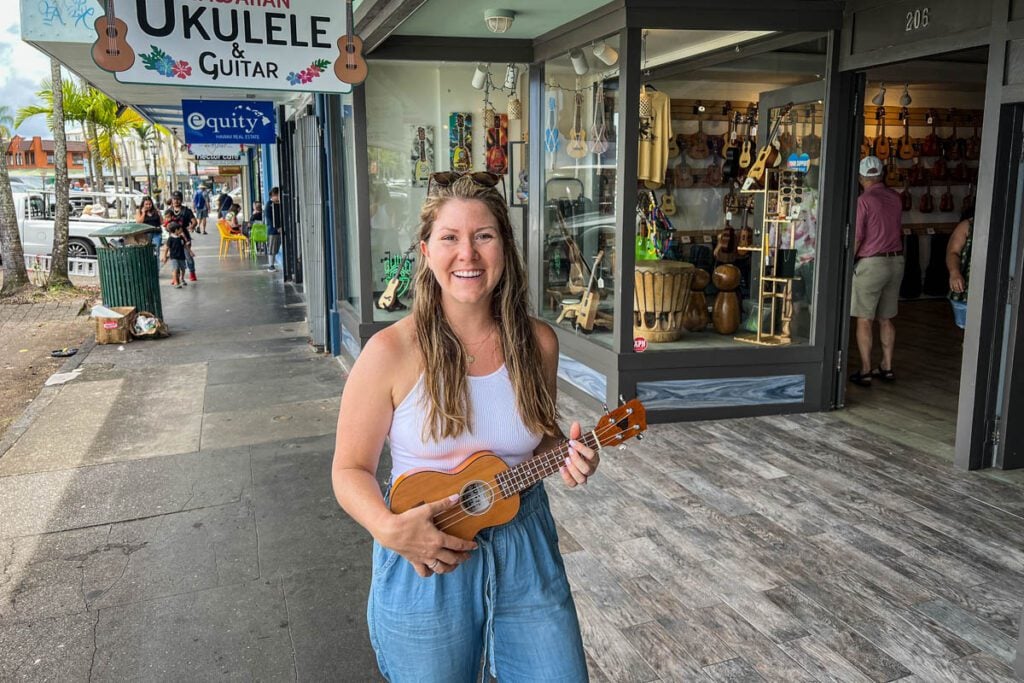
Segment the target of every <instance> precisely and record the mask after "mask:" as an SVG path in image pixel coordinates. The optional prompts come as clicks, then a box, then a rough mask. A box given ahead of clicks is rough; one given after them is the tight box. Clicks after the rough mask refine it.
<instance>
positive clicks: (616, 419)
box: [594, 398, 647, 447]
mask: <svg viewBox="0 0 1024 683" xmlns="http://www.w3.org/2000/svg"><path fill="white" fill-rule="evenodd" d="M646 429H647V409H646V408H644V404H643V403H641V402H640V399H637V398H634V399H633V400H631V401H628V402H626V403H624V404H622V405H621V406H619V407H618V408H616V409H615V410H612V411H610V412H609V413H608V414H606V415H604V416H603V417H602V418H601V419H599V420H598V421H597V426H596V427H595V428H594V435H595V436H596V437H597V440H598V442H599V443H600V444H601V446H602V447H604V446H617V445H619V444H621V443H623V442H625V441H628V440H629V439H632V438H633V437H634V436H635V437H638V438H642V437H641V436H640V435H641V434H643V432H644V431H645V430H646Z"/></svg>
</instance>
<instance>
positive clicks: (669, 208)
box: [661, 169, 676, 216]
mask: <svg viewBox="0 0 1024 683" xmlns="http://www.w3.org/2000/svg"><path fill="white" fill-rule="evenodd" d="M674 187H675V173H673V171H672V169H669V170H667V171H665V194H663V195H662V196H661V212H662V213H663V214H665V215H666V216H675V215H676V198H675V193H674V192H673V188H674Z"/></svg>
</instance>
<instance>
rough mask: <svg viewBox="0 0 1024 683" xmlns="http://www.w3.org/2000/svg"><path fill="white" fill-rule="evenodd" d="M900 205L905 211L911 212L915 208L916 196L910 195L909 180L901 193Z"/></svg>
mask: <svg viewBox="0 0 1024 683" xmlns="http://www.w3.org/2000/svg"><path fill="white" fill-rule="evenodd" d="M900 205H901V206H902V207H903V210H904V211H910V210H912V209H913V208H914V195H912V194H910V183H909V179H908V181H907V182H905V183H904V184H903V191H902V192H900Z"/></svg>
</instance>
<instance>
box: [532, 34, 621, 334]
mask: <svg viewBox="0 0 1024 683" xmlns="http://www.w3.org/2000/svg"><path fill="white" fill-rule="evenodd" d="M595 45H596V47H595ZM618 50H619V37H618V36H617V35H616V36H609V37H606V38H604V39H603V40H601V41H597V42H596V43H591V44H588V45H587V46H581V47H578V48H575V49H572V50H570V51H569V52H568V53H566V54H563V55H560V56H559V57H557V58H554V59H551V60H548V61H547V62H545V64H544V100H543V102H541V103H539V105H538V106H540V107H541V108H542V110H543V118H542V120H543V125H544V129H543V131H541V132H540V133H539V134H538V135H535V136H534V140H535V142H534V145H535V146H536V147H538V148H539V149H540V150H541V152H540V153H541V155H542V159H543V164H542V166H543V176H542V182H541V183H539V184H538V185H539V186H538V187H537V189H536V192H537V193H538V196H539V198H540V200H541V201H542V202H543V211H542V223H543V225H542V230H541V235H542V239H543V244H542V248H541V253H542V263H541V264H540V266H539V267H540V268H541V270H542V276H541V282H542V283H543V291H542V293H541V303H540V315H541V317H543V318H544V319H546V320H548V321H550V322H552V323H554V324H555V325H559V326H564V327H567V328H571V329H574V330H576V331H577V332H579V333H580V334H585V335H587V336H588V337H589V338H590V339H591V340H592V341H594V342H595V343H598V344H602V345H604V346H607V347H609V348H610V347H612V345H613V326H614V316H613V311H614V301H615V297H616V293H617V291H618V287H617V283H616V278H615V272H616V266H617V255H616V253H615V237H616V213H617V211H619V208H620V207H619V199H618V198H617V197H616V195H615V182H616V171H617V161H616V138H617V135H616V130H617V121H618V119H617V116H616V111H617V106H618V105H617V102H618V93H619V75H618V69H617V67H615V66H609V65H608V61H612V62H613V64H614V60H613V59H612V58H611V56H613V55H617V53H618Z"/></svg>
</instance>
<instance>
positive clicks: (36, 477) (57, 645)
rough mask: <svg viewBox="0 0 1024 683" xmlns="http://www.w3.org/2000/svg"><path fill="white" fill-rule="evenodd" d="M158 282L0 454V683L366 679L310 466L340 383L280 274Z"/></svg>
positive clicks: (354, 615) (352, 541) (218, 267)
mask: <svg viewBox="0 0 1024 683" xmlns="http://www.w3.org/2000/svg"><path fill="white" fill-rule="evenodd" d="M196 246H197V255H198V276H199V282H198V283H192V284H190V285H189V286H188V287H187V288H183V289H180V290H179V289H172V288H170V287H169V286H168V284H167V282H166V280H168V279H169V278H168V277H167V273H166V268H165V269H164V272H163V273H162V274H163V275H164V276H165V277H164V278H163V280H164V282H163V283H162V295H163V302H164V311H165V315H166V321H167V323H168V325H169V326H170V328H171V331H172V333H173V336H171V337H170V338H168V339H164V340H158V341H137V342H133V343H131V344H128V345H126V346H125V347H124V349H123V350H121V349H119V348H118V347H117V346H97V347H95V348H94V349H92V350H91V352H89V353H88V355H87V356H86V357H85V358H84V359H83V360H82V362H81V367H82V368H83V369H84V371H83V373H82V375H81V376H80V377H79V378H78V379H76V380H74V381H72V382H70V383H69V384H67V385H65V386H63V387H60V388H59V389H54V392H55V393H54V395H53V396H51V397H50V399H51V400H50V402H49V404H48V405H46V407H45V408H43V409H42V410H40V411H39V412H38V414H36V415H34V416H33V419H32V421H31V423H30V424H29V425H28V427H27V429H26V430H25V431H24V433H23V434H21V436H20V438H18V440H17V441H16V442H15V443H14V444H13V445H12V446H11V447H10V448H9V449H8V450H7V451H6V452H5V453H3V454H2V455H0V566H2V567H3V572H2V575H0V680H93V679H95V680H176V681H184V680H210V679H232V680H235V679H244V680H252V679H261V680H292V679H304V680H311V679H318V680H322V679H333V680H341V679H344V680H376V679H377V677H376V665H375V660H374V658H373V654H372V651H371V650H370V647H369V642H368V640H367V635H366V627H365V618H364V612H365V587H366V585H367V584H368V575H369V559H370V552H369V539H368V538H367V536H366V534H365V533H364V532H363V531H362V529H360V528H358V527H357V526H356V525H355V524H354V523H353V522H351V520H349V519H348V518H347V517H346V516H345V515H344V514H343V513H342V511H341V510H340V509H339V508H338V505H337V503H336V502H335V500H334V497H333V495H332V492H331V488H330V477H329V467H330V459H331V454H332V452H333V447H334V428H335V422H336V419H337V409H338V400H339V396H340V393H341V388H342V385H343V379H344V377H343V371H342V369H341V367H340V365H339V364H338V362H337V361H336V360H334V359H332V358H330V357H327V356H323V355H317V354H315V353H313V351H312V350H311V348H310V346H309V345H308V343H307V330H306V324H305V322H304V307H303V304H302V302H301V299H300V297H299V296H297V295H295V294H294V293H293V290H292V288H291V287H290V286H285V285H284V284H283V283H282V277H281V273H280V272H278V273H273V274H272V273H268V272H266V271H265V270H263V269H262V268H260V267H257V266H256V265H255V264H253V263H250V262H248V261H244V262H240V261H239V260H238V259H237V257H232V258H229V259H227V260H225V261H219V260H218V259H217V256H216V254H217V238H216V237H215V236H214V235H207V236H199V237H197V238H196Z"/></svg>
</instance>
